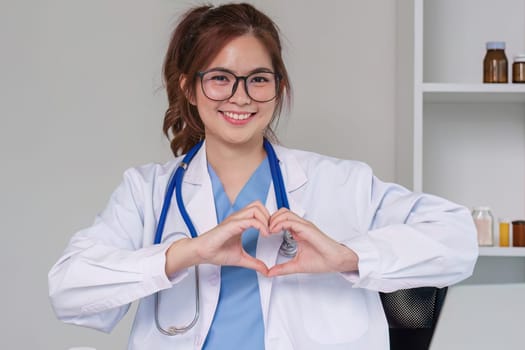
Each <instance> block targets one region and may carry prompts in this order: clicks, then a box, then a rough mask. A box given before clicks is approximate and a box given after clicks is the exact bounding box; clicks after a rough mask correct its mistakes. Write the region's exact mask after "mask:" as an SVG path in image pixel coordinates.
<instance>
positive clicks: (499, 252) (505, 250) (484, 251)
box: [479, 247, 525, 257]
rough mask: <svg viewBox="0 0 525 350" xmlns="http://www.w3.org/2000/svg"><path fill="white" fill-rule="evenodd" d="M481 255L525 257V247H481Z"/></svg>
mask: <svg viewBox="0 0 525 350" xmlns="http://www.w3.org/2000/svg"><path fill="white" fill-rule="evenodd" d="M479 256H508V257H513V256H514V257H520V256H521V257H525V247H479Z"/></svg>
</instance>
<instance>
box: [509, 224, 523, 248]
mask: <svg viewBox="0 0 525 350" xmlns="http://www.w3.org/2000/svg"><path fill="white" fill-rule="evenodd" d="M512 245H513V246H514V247H525V221H523V220H516V221H513V222H512Z"/></svg>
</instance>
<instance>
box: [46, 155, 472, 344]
mask: <svg viewBox="0 0 525 350" xmlns="http://www.w3.org/2000/svg"><path fill="white" fill-rule="evenodd" d="M204 149H205V147H202V148H201V150H200V151H199V152H198V153H197V154H196V156H195V158H194V160H193V161H192V163H191V166H190V167H189V168H188V170H187V172H186V174H185V177H184V183H183V188H182V193H183V198H184V203H185V205H186V208H187V211H188V213H189V215H190V217H191V218H192V220H193V222H194V225H195V227H196V229H197V231H198V232H200V233H203V232H206V231H208V230H210V229H212V228H213V227H215V226H216V225H217V222H216V214H215V208H214V199H213V193H212V187H211V182H210V178H209V175H208V173H207V166H206V154H205V152H204ZM275 150H276V153H277V156H278V158H279V159H280V162H281V169H282V172H283V178H284V182H285V186H286V190H287V192H288V199H289V202H290V207H291V210H292V211H293V212H295V213H296V214H298V215H300V216H302V217H304V218H305V219H307V220H310V221H312V222H313V223H314V224H315V225H316V226H317V227H319V228H320V229H321V230H322V231H323V232H325V233H326V234H328V235H330V236H331V237H332V238H333V239H335V240H337V241H339V242H341V243H342V244H345V245H347V246H348V247H350V248H351V249H353V250H354V251H355V252H356V253H357V255H358V256H359V272H357V273H342V274H340V273H330V274H297V275H290V276H283V277H276V278H266V277H264V276H262V275H259V276H258V280H259V289H260V299H261V308H262V313H263V319H264V325H265V344H266V348H267V349H271V350H281V349H282V350H289V349H298V350H308V349H312V350H313V349H315V350H318V349H330V350H336V349H363V350H375V349H378V350H379V349H381V350H386V349H388V326H387V323H386V320H385V316H384V312H383V309H382V305H381V302H380V298H379V294H378V293H377V291H386V292H387V291H394V290H397V289H402V288H411V287H419V286H438V287H442V286H447V285H450V284H453V283H456V282H459V281H461V280H462V279H464V278H466V277H468V276H470V274H471V273H472V270H473V267H474V264H475V260H476V257H477V253H478V251H477V240H476V233H475V228H474V225H473V223H472V220H471V217H470V213H469V212H468V211H467V209H466V208H464V207H461V206H459V205H456V204H454V203H451V202H449V201H446V200H444V199H441V198H438V197H435V196H431V195H424V194H414V193H411V192H409V191H408V190H406V189H404V188H402V187H401V186H398V185H393V184H388V183H383V182H381V181H379V180H378V179H377V178H376V177H374V176H373V174H372V172H371V170H370V168H369V167H368V166H366V165H364V164H363V163H360V162H355V161H347V160H338V159H334V158H330V157H325V156H321V155H318V154H314V153H309V152H304V151H298V150H290V149H286V148H284V147H279V146H275ZM179 161H180V158H178V159H175V160H174V161H171V162H169V163H167V164H165V165H157V164H150V165H146V166H143V167H139V168H133V169H130V170H128V171H126V173H125V175H124V181H123V182H122V184H121V185H120V186H119V187H118V188H117V190H116V191H115V192H114V193H113V195H112V197H111V199H110V201H109V204H108V206H107V208H106V209H105V210H104V211H103V212H102V213H101V214H100V215H99V216H98V217H97V219H96V221H95V223H94V224H93V226H91V227H89V228H87V229H85V230H82V231H80V232H78V233H77V234H76V235H75V236H74V237H73V238H72V239H71V241H70V243H69V245H68V247H67V248H66V250H65V252H64V254H63V256H62V257H61V258H60V259H59V260H58V262H57V263H56V264H55V265H54V266H53V267H52V269H51V271H50V272H49V293H50V297H51V302H52V305H53V307H54V310H55V312H56V314H57V315H58V317H59V318H60V319H61V320H63V321H65V322H68V323H73V324H78V325H83V326H87V327H92V328H96V329H99V330H102V331H105V332H109V331H110V330H111V329H112V328H113V327H114V326H115V325H116V323H117V322H118V321H119V320H120V319H121V317H122V316H123V315H124V314H125V313H126V311H127V310H128V308H129V305H130V303H131V302H133V301H134V300H138V299H141V300H140V305H139V307H138V310H137V314H136V318H135V322H134V325H133V330H132V332H131V336H130V340H129V348H128V349H130V350H139V349H159V350H160V349H181V350H183V349H200V348H201V346H202V345H203V342H204V340H205V339H206V334H207V332H208V329H209V327H210V324H211V321H212V318H213V315H214V311H215V307H216V305H217V301H218V297H219V288H220V267H219V266H214V265H201V266H200V268H199V269H200V271H199V272H200V288H201V289H200V290H201V302H200V308H201V310H200V318H199V320H198V323H197V324H196V326H195V327H194V328H193V329H191V330H190V331H188V332H187V333H186V334H183V335H177V336H174V337H168V336H165V335H162V334H160V333H159V331H158V330H157V328H156V326H155V321H154V302H153V301H154V298H153V296H152V293H155V292H157V291H160V290H164V291H163V292H162V293H161V307H160V322H161V323H162V324H163V326H165V327H168V326H170V325H176V326H180V325H184V324H187V323H188V322H189V321H190V320H191V319H192V317H193V313H194V308H195V306H194V303H195V294H194V270H193V269H192V268H190V269H188V270H187V271H180V272H179V273H177V274H176V275H175V276H170V278H168V277H167V276H166V275H165V270H164V268H165V251H166V250H167V248H168V247H169V245H170V242H173V241H174V240H176V239H180V238H181V237H184V236H185V235H189V234H188V233H187V232H188V231H187V228H186V226H185V224H184V222H183V220H182V218H181V216H180V214H179V210H178V208H177V204H176V202H175V200H173V201H172V204H171V208H170V211H169V215H168V219H167V222H166V226H165V230H164V238H163V243H161V244H160V245H157V246H154V245H152V242H153V240H154V234H155V227H156V223H157V220H158V218H159V215H160V210H161V206H162V202H163V197H164V193H165V189H166V185H167V182H168V179H169V177H170V174H171V173H172V172H173V169H174V168H175V166H176V164H177V163H178V162H179ZM266 207H267V208H268V210H269V211H270V213H272V212H274V211H275V210H276V209H277V208H276V201H275V195H274V192H273V188H272V189H271V190H270V191H269V195H268V198H267V201H266ZM281 240H282V238H281V235H276V236H273V237H271V238H260V239H259V241H258V243H257V253H256V254H257V257H258V258H259V259H261V260H262V261H264V262H265V263H266V265H267V266H273V265H274V264H275V263H276V262H281V261H283V260H284V258H282V257H280V256H278V249H279V246H280V244H281Z"/></svg>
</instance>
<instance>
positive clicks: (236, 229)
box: [225, 218, 268, 237]
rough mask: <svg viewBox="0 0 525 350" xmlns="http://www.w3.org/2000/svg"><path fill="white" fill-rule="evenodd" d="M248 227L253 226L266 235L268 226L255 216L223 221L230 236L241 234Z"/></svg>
mask: <svg viewBox="0 0 525 350" xmlns="http://www.w3.org/2000/svg"><path fill="white" fill-rule="evenodd" d="M249 228H254V229H256V230H258V231H259V233H261V234H263V235H266V236H267V235H268V226H267V225H266V223H265V222H261V221H260V220H258V219H257V218H251V219H238V220H231V221H230V222H227V223H225V229H227V231H229V232H230V237H233V236H239V235H242V234H243V232H244V231H246V230H247V229H249Z"/></svg>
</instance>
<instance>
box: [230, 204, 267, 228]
mask: <svg viewBox="0 0 525 350" xmlns="http://www.w3.org/2000/svg"><path fill="white" fill-rule="evenodd" d="M248 218H256V219H257V220H259V221H260V222H262V223H264V224H266V225H267V224H268V220H269V219H270V214H269V213H268V210H266V208H265V207H262V204H261V203H260V202H258V203H257V202H254V203H252V204H249V205H247V206H246V207H244V208H243V209H241V210H239V211H237V212H235V213H233V214H232V215H230V216H229V217H228V218H227V219H226V220H225V221H227V220H237V219H248Z"/></svg>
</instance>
